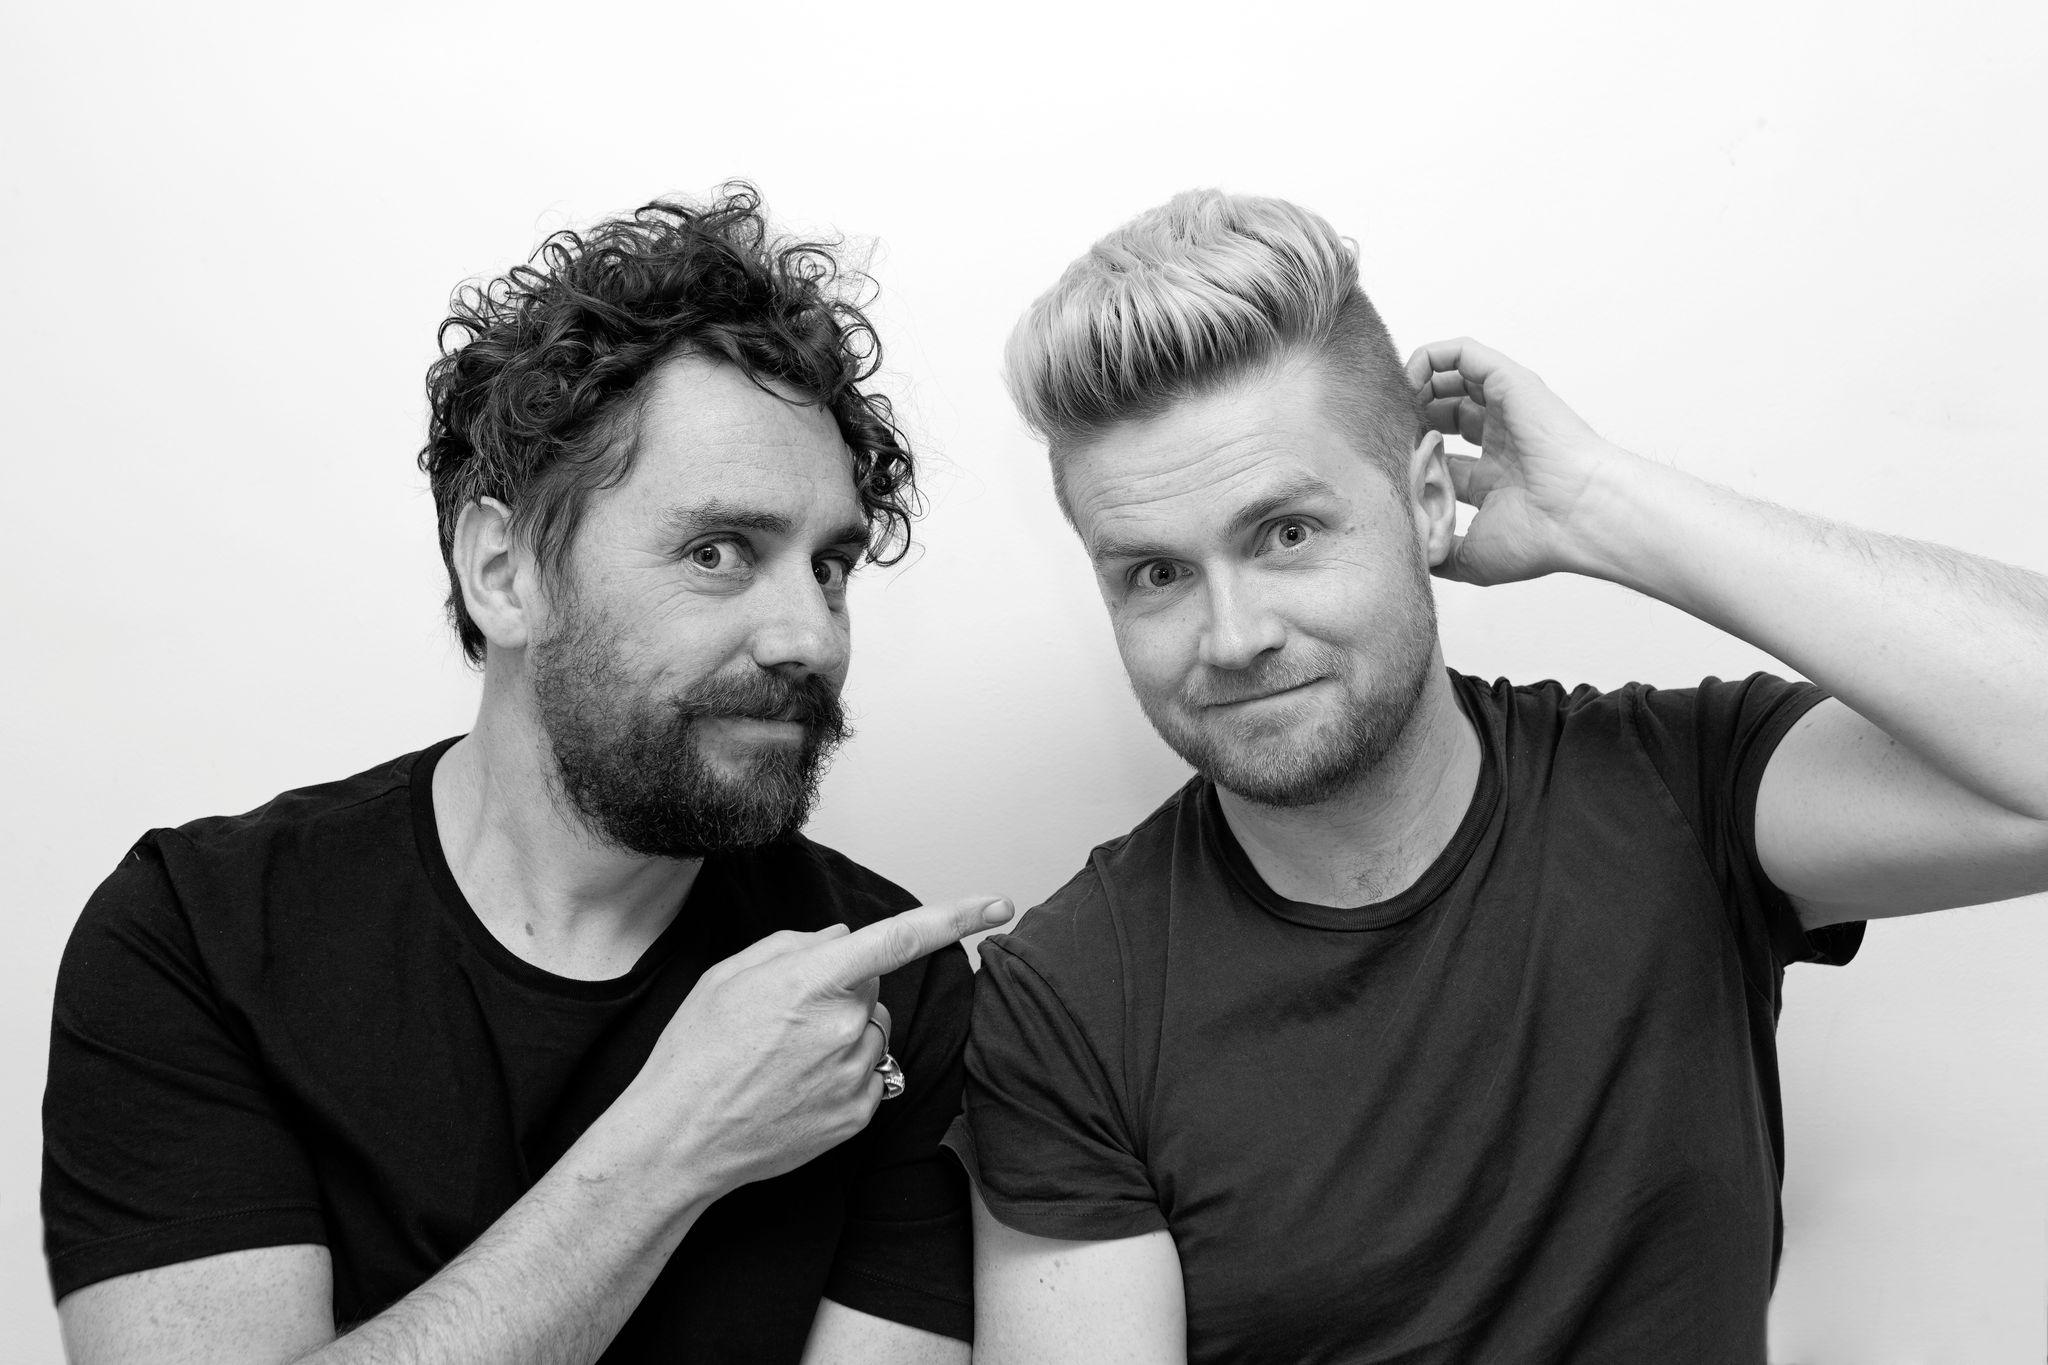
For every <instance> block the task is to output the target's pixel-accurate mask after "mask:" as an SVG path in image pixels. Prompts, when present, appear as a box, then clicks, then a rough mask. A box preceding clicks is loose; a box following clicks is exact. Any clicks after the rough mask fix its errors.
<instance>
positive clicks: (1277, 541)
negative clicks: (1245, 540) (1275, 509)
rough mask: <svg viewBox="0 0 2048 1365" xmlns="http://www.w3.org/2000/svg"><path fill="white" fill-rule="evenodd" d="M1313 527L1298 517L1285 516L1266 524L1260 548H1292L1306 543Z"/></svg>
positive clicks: (1313, 529)
mask: <svg viewBox="0 0 2048 1365" xmlns="http://www.w3.org/2000/svg"><path fill="white" fill-rule="evenodd" d="M1314 534H1315V528H1314V527H1312V526H1310V525H1309V524H1308V523H1307V522H1305V521H1303V520H1302V519H1301V518H1299V517H1285V518H1282V519H1281V520H1279V521H1276V522H1273V523H1272V524H1271V525H1269V526H1267V528H1266V534H1265V538H1264V543H1263V544H1262V545H1261V546H1260V547H1259V548H1261V549H1262V550H1293V549H1298V548H1300V547H1301V546H1303V545H1306V544H1307V543H1308V539H1309V537H1310V536H1312V535H1314Z"/></svg>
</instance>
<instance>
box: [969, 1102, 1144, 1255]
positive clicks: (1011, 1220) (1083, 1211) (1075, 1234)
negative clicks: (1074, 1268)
mask: <svg viewBox="0 0 2048 1365" xmlns="http://www.w3.org/2000/svg"><path fill="white" fill-rule="evenodd" d="M944 1146H945V1148H946V1150H947V1151H949V1152H951V1153H952V1154H953V1157H954V1159H955V1160H957V1161H958V1162H959V1163H960V1166H961V1169H963V1170H965V1171H966V1172H967V1178H968V1179H969V1180H970V1181H972V1182H973V1184H974V1192H975V1193H976V1194H977V1195H978V1196H980V1198H981V1204H982V1207H983V1208H985V1209H987V1210H988V1212H989V1216H990V1217H992V1218H994V1219H995V1220H996V1221H997V1222H998V1223H1001V1224H1002V1225H1003V1226H1004V1227H1006V1228H1008V1229H1010V1230H1011V1231H1012V1232H1021V1233H1023V1234H1025V1235H1026V1236H1029V1237H1053V1238H1057V1239H1059V1240H1060V1241H1066V1242H1114V1241H1118V1240H1120V1239H1122V1238H1125V1237H1138V1236H1142V1235H1143V1234H1145V1233H1148V1232H1162V1231H1164V1230H1165V1229H1166V1216H1165V1215H1164V1214H1162V1213H1161V1212H1160V1211H1159V1208H1158V1206H1157V1205H1155V1204H1140V1203H1134V1202H1132V1201H1131V1200H1128V1199H1012V1198H1010V1197H1009V1196H1007V1195H1003V1194H998V1193H996V1192H995V1191H993V1190H991V1189H990V1188H989V1187H988V1183H987V1182H986V1181H984V1180H983V1179H982V1178H981V1162H980V1159H979V1155H978V1154H977V1153H976V1151H975V1147H974V1129H973V1127H972V1125H970V1124H969V1123H968V1121H967V1116H966V1115H965V1114H962V1115H961V1116H960V1117H959V1118H956V1119H954V1120H953V1126H952V1127H951V1128H948V1129H947V1130H946V1136H945V1139H944Z"/></svg>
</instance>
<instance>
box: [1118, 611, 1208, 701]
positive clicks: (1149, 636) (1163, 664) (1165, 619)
mask: <svg viewBox="0 0 2048 1365" xmlns="http://www.w3.org/2000/svg"><path fill="white" fill-rule="evenodd" d="M1111 624H1112V625H1113V626H1114V628H1115V631H1116V647H1117V652H1118V653H1119V654H1121V655H1122V656H1123V661H1124V672H1126V673H1127V674H1129V675H1130V679H1131V686H1133V687H1134V688H1136V689H1137V690H1138V691H1139V692H1142V693H1146V694H1148V695H1156V694H1158V693H1162V692H1168V691H1171V690H1172V689H1174V688H1175V687H1177V686H1178V685H1179V683H1180V680H1181V678H1182V677H1183V676H1185V674H1186V673H1187V670H1188V665H1189V661H1191V660H1192V659H1193V658H1194V657H1195V653H1196V644H1197V641H1196V640H1195V638H1194V637H1193V636H1192V635H1191V634H1189V633H1188V632H1187V631H1185V630H1183V629H1182V627H1181V625H1180V624H1179V623H1178V622H1177V621H1176V620H1175V613H1173V612H1148V613H1144V614H1137V613H1132V614H1129V615H1119V616H1116V617H1114V618H1113V619H1112V622H1111Z"/></svg>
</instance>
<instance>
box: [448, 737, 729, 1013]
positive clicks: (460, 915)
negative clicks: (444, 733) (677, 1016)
mask: <svg viewBox="0 0 2048 1365" xmlns="http://www.w3.org/2000/svg"><path fill="white" fill-rule="evenodd" d="M460 739H462V736H461V735H455V736H453V737H451V738H448V739H444V740H442V741H441V742H440V743H438V744H435V745H432V746H430V747H429V748H426V749H423V750H421V751H420V754H419V756H418V757H417V758H415V759H414V760H413V765H412V777H411V783H410V786H411V800H412V829H413V843H414V845H415V847H416V850H417V852H418V854H419V859H420V867H421V870H422V871H424V872H425V873H426V877H427V880H428V882H429V883H431V884H432V886H433V888H434V892H435V898H436V899H437V900H438V901H439V902H440V905H441V908H442V909H443V910H444V911H445V912H446V913H447V914H448V916H449V918H450V919H452V920H454V921H455V925H456V927H457V928H458V929H459V930H460V931H461V932H462V935H463V937H465V938H466V939H468V940H469V942H470V945H471V946H472V947H474V948H475V949H476V950H477V952H478V953H479V954H480V955H482V957H483V958H484V959H485V960H486V961H487V962H489V963H490V965H491V966H492V967H493V968H495V969H496V970H497V971H498V972H499V973H500V974H501V975H503V976H506V977H508V978H510V979H511V980H513V981H516V982H518V983H519V984H521V985H523V986H526V987H529V988H530V989H533V990H537V991H540V992H543V993H545V994H548V995H554V996H559V997H562V998H564V999H570V1000H617V999H622V998H624V997H626V996H629V995H631V994H632V993H633V992H634V991H636V990H637V989H639V988H640V987H641V986H642V985H644V984H645V983H646V982H647V981H648V979H649V978H651V977H652V976H653V975H654V974H655V973H656V972H657V971H659V970H660V969H661V965H662V964H663V963H664V962H666V961H667V960H668V959H669V958H670V957H671V956H673V955H674V953H675V951H676V950H677V948H679V947H681V946H682V945H683V944H684V943H686V942H690V941H700V942H701V941H705V939H706V933H705V925H704V922H703V921H704V917H703V916H702V915H698V914H693V913H689V911H690V907H691V905H692V903H693V902H698V903H701V902H702V901H705V900H708V899H710V898H711V896H712V895H713V893H712V892H710V891H708V890H706V889H705V888H706V886H707V884H709V883H712V882H714V881H718V880H721V879H723V878H724V877H725V876H726V875H727V869H726V868H725V866H724V862H725V860H724V859H722V858H717V857H707V858H706V859H705V860H704V865H703V866H702V867H700V868H698V869H697V875H696V877H695V878H694V879H693V880H692V881H691V883H690V889H689V890H688V891H686V892H685V893H684V895H683V902H682V904H681V905H679V906H678V907H677V908H676V913H675V915H674V917H673V918H671V919H670V920H669V922H668V924H667V925H666V926H665V927H664V928H663V929H662V931H661V932H660V933H659V934H657V935H656V936H655V939H654V942H652V943H650V944H648V945H647V948H646V950H645V951H644V952H642V953H641V954H640V958H639V960H638V961H637V962H635V963H634V964H633V966H632V969H631V970H629V971H627V972H626V973H625V974H624V975H623V976H613V977H606V978H604V979H603V980H599V981H586V980H583V979H582V978H580V977H573V976H562V975H559V974H557V973H555V972H551V971H548V970H547V969H546V968H545V967H537V966H535V965H534V964H533V963H531V962H528V961H527V960H526V959H525V958H523V957H520V956H519V955H518V954H517V953H515V952H513V951H512V950H511V949H510V948H507V947H506V946H505V945H504V944H502V943H500V942H499V941H498V937H497V935H495V934H493V933H492V932H491V931H490V928H489V926H488V925H486V924H485V923H484V922H483V920H482V919H481V918H480V917H479V916H478V915H477V913H476V908H475V907H474V906H472V905H471V904H470V903H469V897H467V896H465V895H464V894H463V893H462V887H461V886H460V885H459V884H458V883H457V882H456V880H455V871H454V869H453V868H451V867H450V866H449V865H448V855H447V853H446V851H444V850H443V849H442V847H441V828H440V822H439V821H438V820H437V819H436V818H435V815H434V769H435V768H436V767H438V766H439V765H440V762H441V758H442V756H443V755H445V754H446V753H447V752H448V750H449V749H451V748H453V747H454V746H455V744H456V742H457V741H459V740H460Z"/></svg>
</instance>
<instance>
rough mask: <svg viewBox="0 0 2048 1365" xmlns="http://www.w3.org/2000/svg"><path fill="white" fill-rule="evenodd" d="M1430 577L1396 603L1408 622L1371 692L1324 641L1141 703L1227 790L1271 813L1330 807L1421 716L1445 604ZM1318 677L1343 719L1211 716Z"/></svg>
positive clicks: (1376, 660) (1386, 652)
mask: <svg viewBox="0 0 2048 1365" xmlns="http://www.w3.org/2000/svg"><path fill="white" fill-rule="evenodd" d="M1426 573H1427V571H1426V570H1421V569H1419V568H1418V571H1417V573H1416V575H1415V578H1414V580H1413V581H1411V582H1409V584H1408V589H1409V590H1408V591H1407V592H1406V593H1404V594H1403V597H1404V599H1405V600H1404V601H1403V602H1401V603H1399V604H1395V605H1396V607H1397V609H1399V611H1400V615H1401V618H1402V619H1401V624H1400V625H1399V626H1397V627H1396V628H1394V629H1392V630H1389V631H1388V632H1387V633H1385V634H1383V635H1381V636H1380V637H1378V640H1377V642H1376V643H1377V646H1378V647H1377V648H1376V649H1375V650H1374V651H1373V657H1372V659H1371V660H1370V662H1369V663H1368V664H1367V665H1366V667H1365V669H1364V673H1365V676H1366V678H1367V681H1366V682H1365V683H1364V684H1363V685H1361V683H1360V681H1359V678H1358V677H1357V676H1356V675H1357V673H1358V669H1357V666H1356V663H1355V661H1354V660H1353V659H1352V658H1351V657H1350V656H1348V655H1346V654H1345V653H1344V652H1343V651H1341V650H1339V649H1337V648H1336V647H1334V646H1331V645H1327V644H1322V643H1316V644H1311V645H1306V646H1303V647H1298V648H1297V649H1296V650H1295V651H1294V652H1292V653H1290V654H1288V655H1287V656H1286V657H1285V658H1283V659H1275V660H1272V661H1270V662H1269V663H1264V664H1262V665H1261V666H1259V667H1257V668H1253V669H1246V670H1243V671H1241V672H1234V673H1230V674H1227V675H1224V674H1217V673H1214V672H1209V673H1206V674H1204V675H1198V676H1197V678H1196V679H1194V680H1192V681H1191V682H1190V683H1189V684H1188V685H1186V686H1184V687H1183V688H1182V689H1181V690H1180V693H1179V695H1177V696H1169V697H1146V696H1143V695H1140V696H1139V698H1138V704H1139V706H1140V707H1141V708H1142V709H1143V710H1144V712H1145V718H1146V719H1147V720H1149V721H1151V722H1152V728H1153V729H1154V730H1156V731H1158V733H1159V737H1160V738H1161V739H1163V740H1165V741H1166V743H1167V745H1168V746H1169V747H1171V748H1172V749H1173V751H1174V752H1175V753H1177V754H1179V755H1180V756H1181V759H1182V760H1183V761H1184V762H1186V763H1187V765H1188V766H1189V767H1191V768H1193V769H1194V770H1195V771H1196V772H1198V773H1200V774H1201V775H1202V776H1203V777H1206V778H1208V779H1209V780H1210V781H1211V782H1213V783H1215V784H1216V785H1217V786H1219V787H1221V788H1223V789H1224V790H1226V791H1228V792H1231V793H1233V794H1234V795H1236V796H1239V797H1242V798H1243V799H1244V800H1246V801H1250V802H1252V803H1254V804H1256V805H1262V806H1277V807H1297V806H1312V805H1316V804H1319V803H1321V802H1324V801H1328V800H1330V799H1331V798H1333V797H1336V796H1338V795H1341V794H1342V793H1344V792H1346V791H1349V790H1351V789H1352V788H1354V787H1356V786H1357V785H1358V783H1359V782H1360V781H1362V780H1363V779H1364V778H1365V777H1366V775H1367V774H1369V773H1371V772H1372V770H1373V769H1375V768H1377V767H1378V766H1379V765H1380V763H1381V762H1382V761H1383V760H1384V759H1385V758H1386V756H1387V755H1388V753H1390V752H1391V751H1392V750H1393V748H1394V746H1395V745H1396V744H1398V743H1399V742H1400V740H1401V737H1402V736H1403V735H1404V734H1406V733H1407V731H1408V725H1409V722H1410V721H1411V720H1412V719H1413V718H1414V715H1415V710H1416V706H1417V704H1418V703H1419V702H1420V701H1421V698H1422V692H1423V688H1424V687H1425V686H1426V685H1427V683H1428V681H1429V673H1430V668H1431V664H1432V662H1433V661H1434V659H1435V657H1436V603H1435V601H1434V599H1433V598H1432V597H1431V595H1430V591H1429V581H1428V579H1427V577H1425V576H1424V575H1425V574H1426ZM1318 678H1328V679H1333V680H1335V681H1337V682H1338V683H1339V684H1340V685H1341V686H1342V688H1343V693H1342V696H1341V697H1340V698H1339V700H1338V703H1337V709H1336V711H1335V713H1334V714H1326V715H1321V716H1318V717H1317V718H1316V719H1314V720H1312V721H1311V720H1297V721H1294V722H1292V723H1288V722H1287V721H1286V718H1285V717H1284V716H1283V717H1274V718H1272V719H1271V720H1243V719H1239V718H1237V717H1234V716H1230V715H1227V714H1223V715H1219V714H1217V713H1215V712H1213V711H1210V710H1209V709H1208V708H1209V707H1210V706H1213V705H1215V704H1217V703H1221V702H1229V701H1233V700H1238V699H1242V698H1246V697H1260V696H1265V695H1268V694H1270V693H1273V692H1277V691H1280V690H1282V689H1285V688H1288V687H1294V686H1299V685H1301V684H1303V683H1306V682H1309V681H1311V680H1313V679H1318ZM1283 704H1284V703H1283Z"/></svg>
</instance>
